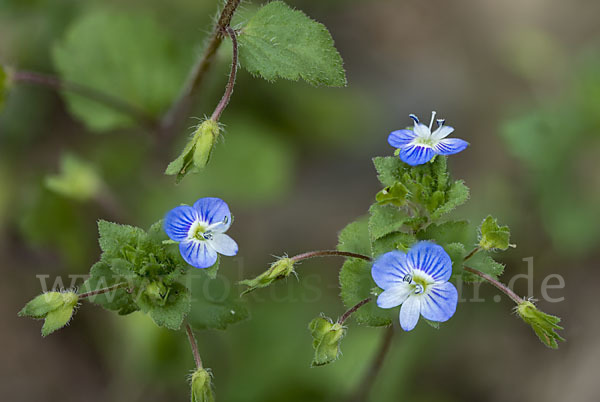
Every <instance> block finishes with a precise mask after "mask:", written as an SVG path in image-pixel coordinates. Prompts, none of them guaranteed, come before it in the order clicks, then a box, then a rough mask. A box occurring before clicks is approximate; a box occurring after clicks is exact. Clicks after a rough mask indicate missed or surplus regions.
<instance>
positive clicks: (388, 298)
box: [377, 282, 412, 308]
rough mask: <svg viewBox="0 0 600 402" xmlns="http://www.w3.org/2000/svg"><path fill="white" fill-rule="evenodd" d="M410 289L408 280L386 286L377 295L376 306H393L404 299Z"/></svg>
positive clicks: (399, 303) (408, 294)
mask: <svg viewBox="0 0 600 402" xmlns="http://www.w3.org/2000/svg"><path fill="white" fill-rule="evenodd" d="M411 291H412V288H411V286H410V285H409V284H408V282H403V283H399V284H397V285H394V286H392V287H391V288H388V289H387V290H386V291H384V292H383V293H381V294H380V295H379V296H378V297H377V306H379V307H380V308H393V307H396V306H399V305H401V304H402V303H404V302H405V301H406V299H407V298H408V296H410V293H411Z"/></svg>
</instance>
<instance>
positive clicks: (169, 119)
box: [161, 0, 241, 137]
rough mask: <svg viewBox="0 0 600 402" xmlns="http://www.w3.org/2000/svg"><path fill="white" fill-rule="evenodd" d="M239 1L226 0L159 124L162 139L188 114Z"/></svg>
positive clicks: (171, 132) (172, 131)
mask: <svg viewBox="0 0 600 402" xmlns="http://www.w3.org/2000/svg"><path fill="white" fill-rule="evenodd" d="M240 1H241V0H227V3H225V6H224V7H223V11H221V15H220V16H219V20H218V21H217V24H216V25H215V28H214V30H213V33H212V36H211V37H210V39H209V41H208V44H207V45H206V48H205V49H204V52H203V53H202V55H201V56H200V58H199V59H198V61H197V62H196V64H195V65H194V67H193V68H192V70H191V72H190V75H189V77H188V79H187V81H186V83H185V85H184V86H183V88H182V90H181V93H180V94H179V97H178V98H177V100H176V101H175V102H174V103H173V105H172V106H171V108H170V109H169V111H168V112H167V113H166V114H165V116H164V117H163V119H162V122H161V129H162V135H163V136H164V137H168V136H171V135H172V134H173V133H175V132H176V131H177V128H178V124H179V123H180V122H181V120H182V119H183V117H184V116H185V115H186V114H187V113H188V111H189V109H190V106H191V104H192V100H193V97H194V95H195V94H196V93H198V91H199V89H200V87H201V85H202V83H203V82H204V78H205V77H206V73H207V72H208V70H209V69H210V66H211V65H212V63H213V60H214V58H215V55H216V54H217V50H218V49H219V46H221V42H223V33H224V32H227V27H229V24H230V23H231V18H233V14H234V13H235V10H236V9H237V8H238V6H239V5H240Z"/></svg>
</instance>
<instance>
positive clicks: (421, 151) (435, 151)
mask: <svg viewBox="0 0 600 402" xmlns="http://www.w3.org/2000/svg"><path fill="white" fill-rule="evenodd" d="M410 118H411V119H413V120H414V121H415V127H414V128H413V129H412V130H396V131H392V133H391V134H390V135H389V137H388V143H389V144H390V145H391V146H393V147H394V148H397V149H398V150H399V156H400V159H402V161H403V162H406V163H408V164H409V165H412V166H416V165H422V164H424V163H427V162H429V161H430V160H431V158H433V157H434V156H435V155H453V154H456V153H458V152H460V151H462V150H464V149H465V148H466V147H468V146H469V143H468V142H466V141H464V140H461V139H458V138H446V137H447V136H448V135H450V133H452V132H453V131H454V128H452V127H450V126H444V123H445V122H446V121H445V120H444V119H438V120H437V124H438V128H437V129H436V130H435V131H434V132H433V133H432V132H431V127H432V126H433V120H434V119H435V112H433V113H432V114H431V122H430V123H429V127H427V126H426V125H425V124H422V123H419V119H418V118H417V116H415V115H414V114H411V115H410Z"/></svg>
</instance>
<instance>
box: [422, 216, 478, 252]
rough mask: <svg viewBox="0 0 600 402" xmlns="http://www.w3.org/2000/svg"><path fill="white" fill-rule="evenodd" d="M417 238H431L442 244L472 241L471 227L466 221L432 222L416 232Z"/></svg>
mask: <svg viewBox="0 0 600 402" xmlns="http://www.w3.org/2000/svg"><path fill="white" fill-rule="evenodd" d="M417 237H418V238H419V240H433V241H434V242H435V243H437V244H439V245H441V246H444V245H446V244H449V243H456V242H459V243H463V244H468V243H472V241H471V240H472V239H471V237H472V236H471V228H470V225H469V222H468V221H465V220H460V221H448V222H444V223H441V224H436V223H432V224H431V225H429V226H427V228H426V229H425V230H422V231H420V232H419V233H417Z"/></svg>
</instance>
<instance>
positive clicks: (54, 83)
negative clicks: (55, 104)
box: [12, 71, 155, 127]
mask: <svg viewBox="0 0 600 402" xmlns="http://www.w3.org/2000/svg"><path fill="white" fill-rule="evenodd" d="M12 77H13V79H14V81H15V82H21V83H27V84H34V85H41V86H44V87H47V88H52V89H54V90H56V91H61V90H62V91H69V92H73V93H74V94H77V95H80V96H82V97H84V98H87V99H90V100H93V101H95V102H98V103H101V104H103V105H105V106H108V107H110V108H112V109H114V110H116V111H118V112H121V113H123V114H127V115H129V116H131V117H132V118H133V119H135V120H136V121H137V122H139V123H140V124H142V125H144V126H146V127H153V126H154V125H155V122H154V119H153V118H152V117H150V116H148V115H147V114H146V113H145V112H144V111H143V110H142V109H140V108H139V107H137V106H135V105H133V104H131V103H129V102H127V101H125V100H122V99H119V98H117V97H115V96H112V95H109V94H106V93H104V92H101V91H98V90H96V89H94V88H90V87H88V86H85V85H81V84H76V83H73V82H68V81H63V80H61V79H59V78H57V77H54V76H51V75H47V74H41V73H36V72H32V71H16V72H15V73H14V75H13V76H12Z"/></svg>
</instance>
